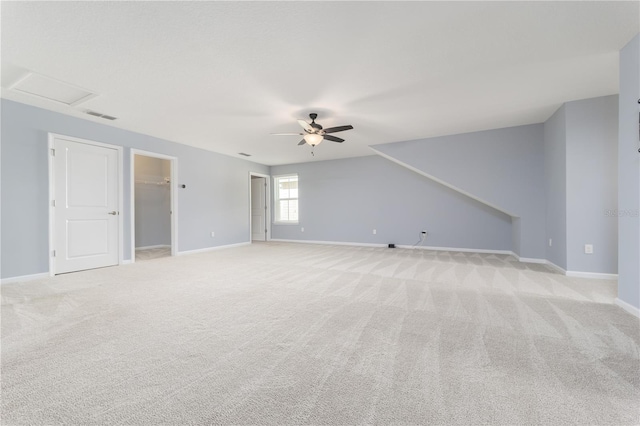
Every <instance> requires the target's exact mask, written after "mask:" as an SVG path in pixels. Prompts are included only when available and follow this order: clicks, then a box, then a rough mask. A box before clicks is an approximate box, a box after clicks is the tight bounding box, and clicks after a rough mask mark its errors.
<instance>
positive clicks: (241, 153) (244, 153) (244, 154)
mask: <svg viewBox="0 0 640 426" xmlns="http://www.w3.org/2000/svg"><path fill="white" fill-rule="evenodd" d="M238 154H240V155H242V156H244V157H251V154H247V153H246V152H239V153H238Z"/></svg>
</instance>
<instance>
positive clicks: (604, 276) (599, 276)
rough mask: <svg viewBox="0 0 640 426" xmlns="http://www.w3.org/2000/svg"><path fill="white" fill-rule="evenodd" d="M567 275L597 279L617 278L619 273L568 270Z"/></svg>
mask: <svg viewBox="0 0 640 426" xmlns="http://www.w3.org/2000/svg"><path fill="white" fill-rule="evenodd" d="M565 275H566V276H568V277H574V278H592V279H596V280H617V279H618V274H603V273H600V272H580V271H567V272H566V274H565Z"/></svg>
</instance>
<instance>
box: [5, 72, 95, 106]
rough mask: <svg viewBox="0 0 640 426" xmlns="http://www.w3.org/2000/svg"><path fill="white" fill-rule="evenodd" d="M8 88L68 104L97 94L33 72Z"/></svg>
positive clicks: (83, 100) (77, 102) (82, 100)
mask: <svg viewBox="0 0 640 426" xmlns="http://www.w3.org/2000/svg"><path fill="white" fill-rule="evenodd" d="M10 89H11V90H14V91H16V92H21V93H25V94H27V95H30V96H37V97H39V98H44V99H48V100H50V101H55V102H59V103H61V104H65V105H69V106H75V105H78V104H80V103H82V102H86V101H88V100H89V99H91V98H94V97H96V96H98V95H97V94H96V93H92V92H90V91H88V90H85V89H82V88H80V87H77V86H74V85H72V84H69V83H65V82H63V81H59V80H56V79H53V78H50V77H45V76H44V75H40V74H36V73H34V72H30V73H28V74H27V75H25V76H24V77H22V78H21V79H20V80H18V81H17V82H16V83H14V84H13V85H12V86H11V87H10Z"/></svg>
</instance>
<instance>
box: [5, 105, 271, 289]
mask: <svg viewBox="0 0 640 426" xmlns="http://www.w3.org/2000/svg"><path fill="white" fill-rule="evenodd" d="M1 102H2V116H1V119H2V133H1V138H2V139H1V141H2V143H1V146H0V148H1V150H2V158H1V162H2V163H1V166H2V169H1V178H2V181H1V188H0V189H1V192H2V194H1V200H0V201H1V205H2V218H1V227H2V236H1V240H0V248H1V252H2V262H1V269H2V271H1V276H2V277H3V278H7V277H15V276H22V275H30V274H37V273H43V272H47V271H48V269H49V259H48V226H49V225H48V223H49V222H48V197H49V195H48V191H49V187H48V162H47V160H48V159H47V155H48V153H47V135H48V132H54V133H59V134H63V135H67V136H74V137H79V138H84V139H90V140H94V141H97V142H103V143H108V144H113V145H120V146H123V147H125V149H124V211H123V212H122V213H123V216H124V238H125V241H124V258H125V259H130V258H131V248H130V244H129V242H130V241H131V229H130V226H129V224H130V211H131V208H130V194H129V192H130V190H129V188H130V176H129V170H130V167H129V157H130V151H129V148H137V149H142V150H146V151H151V152H156V153H160V154H166V155H170V156H174V157H177V158H178V173H179V175H178V183H179V184H185V185H186V188H185V189H179V190H178V194H177V197H178V203H179V218H178V250H179V251H188V250H196V249H202V248H208V247H214V246H219V245H226V244H233V243H240V242H245V241H249V172H250V171H254V172H258V173H265V174H267V173H268V172H269V168H268V167H267V166H264V165H259V164H256V163H252V162H249V161H245V160H241V159H237V158H233V157H228V156H225V155H221V154H216V153H213V152H209V151H205V150H201V149H197V148H193V147H189V146H186V145H181V144H179V143H175V142H170V141H166V140H162V139H158V138H154V137H151V136H147V135H143V134H139V133H134V132H130V131H126V130H121V129H117V128H115V127H111V126H108V125H103V124H99V123H95V122H92V121H89V120H82V119H79V118H75V117H70V116H66V115H64V114H58V113H55V112H51V111H47V110H44V109H40V108H35V107H32V106H28V105H24V104H20V103H17V102H12V101H8V100H6V99H2V101H1ZM211 231H215V233H216V236H215V238H211V237H210V233H211Z"/></svg>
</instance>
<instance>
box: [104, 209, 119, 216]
mask: <svg viewBox="0 0 640 426" xmlns="http://www.w3.org/2000/svg"><path fill="white" fill-rule="evenodd" d="M107 214H112V215H114V216H115V215H117V214H118V212H117V211H115V210H114V211H112V212H109V213H107Z"/></svg>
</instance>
